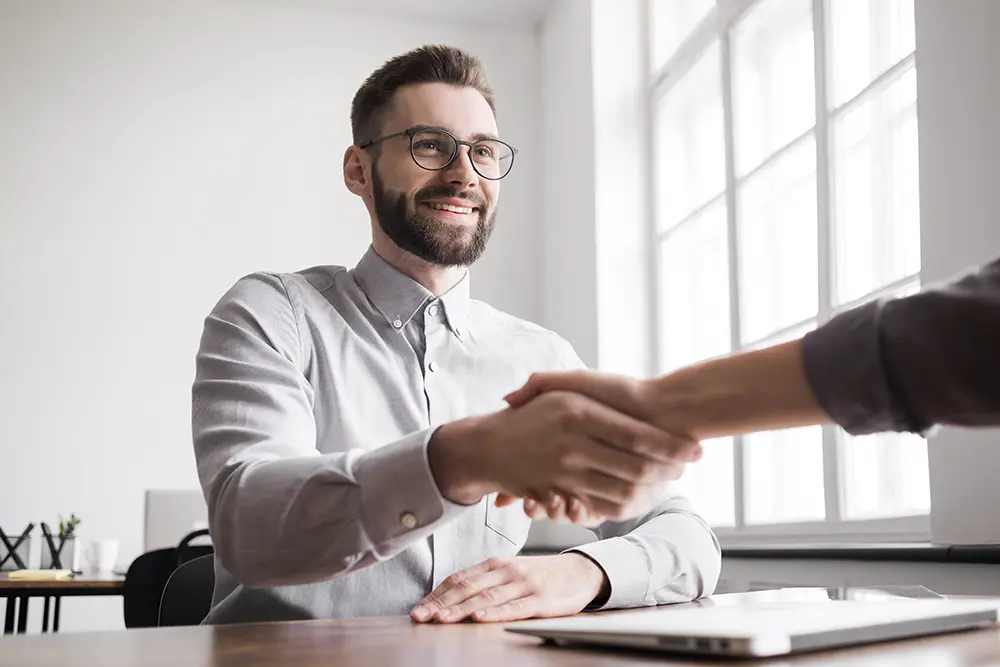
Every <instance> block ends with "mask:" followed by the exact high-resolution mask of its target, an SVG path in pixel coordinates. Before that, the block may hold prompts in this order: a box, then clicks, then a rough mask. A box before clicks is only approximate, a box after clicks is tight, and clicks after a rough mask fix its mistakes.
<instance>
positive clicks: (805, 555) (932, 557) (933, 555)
mask: <svg viewBox="0 0 1000 667" xmlns="http://www.w3.org/2000/svg"><path fill="white" fill-rule="evenodd" d="M722 556H723V557H724V558H760V559H782V560H865V561H897V562H925V563H966V564H969V563H975V564H988V565H1000V544H960V545H955V546H947V545H943V544H931V543H930V542H908V543H902V544H808V545H795V544H784V545H782V544H772V545H760V546H752V545H740V546H729V547H727V546H723V547H722Z"/></svg>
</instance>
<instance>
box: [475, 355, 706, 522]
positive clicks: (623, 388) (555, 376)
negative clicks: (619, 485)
mask: <svg viewBox="0 0 1000 667" xmlns="http://www.w3.org/2000/svg"><path fill="white" fill-rule="evenodd" d="M549 391H569V392H573V393H576V394H580V395H583V396H586V397H588V398H591V399H593V400H595V401H597V402H599V403H602V404H603V405H606V406H608V407H611V408H614V409H615V410H616V411H618V412H621V413H624V414H627V415H630V416H632V417H634V418H636V419H639V420H641V421H644V422H648V423H651V424H656V423H657V422H658V421H662V420H663V413H662V411H660V410H658V409H657V405H656V400H655V399H656V391H655V389H654V388H653V387H652V386H651V383H650V382H649V381H647V380H637V379H634V378H629V377H625V376H620V375H611V374H607V373H598V372H594V371H569V372H553V373H535V374H533V375H532V376H531V377H530V378H528V381H527V382H526V383H525V384H524V386H522V387H521V388H520V389H518V390H516V391H514V392H511V393H510V394H508V395H507V396H506V397H504V399H505V400H506V401H507V403H508V404H510V405H511V406H514V407H516V406H519V405H524V404H525V403H527V402H529V401H532V400H534V399H536V398H538V397H539V396H540V395H542V394H543V393H545V392H549ZM660 426H661V427H663V426H664V425H663V424H660ZM688 443H689V447H690V451H689V453H688V455H687V460H688V461H696V460H698V459H699V458H700V457H701V448H700V446H699V445H698V444H697V443H695V442H693V441H691V440H688ZM517 500H518V499H517V498H516V497H514V496H512V495H507V494H499V495H498V496H497V498H496V501H495V503H496V505H497V506H498V507H504V506H506V505H511V504H513V503H515V502H516V501H517ZM524 512H525V514H527V515H528V516H529V517H531V518H532V519H546V518H547V519H551V520H553V521H559V522H562V521H569V522H572V523H575V524H579V525H584V526H594V525H597V524H599V523H601V521H603V520H604V517H602V516H600V515H599V514H597V513H596V512H595V511H594V510H593V508H591V507H589V506H588V505H587V504H586V503H585V502H583V501H581V499H580V498H577V497H574V496H563V495H561V494H558V493H551V492H550V493H548V494H547V495H546V496H545V497H544V498H537V497H529V498H526V499H525V501H524Z"/></svg>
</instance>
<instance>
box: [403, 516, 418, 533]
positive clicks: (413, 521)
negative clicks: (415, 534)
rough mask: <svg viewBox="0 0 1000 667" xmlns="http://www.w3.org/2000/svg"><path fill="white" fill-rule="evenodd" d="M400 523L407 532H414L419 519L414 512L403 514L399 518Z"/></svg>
mask: <svg viewBox="0 0 1000 667" xmlns="http://www.w3.org/2000/svg"><path fill="white" fill-rule="evenodd" d="M399 522H400V523H401V524H403V528H406V529H407V530H413V529H414V528H416V527H417V517H416V515H415V514H414V513H413V512H403V513H402V514H401V515H400V517H399Z"/></svg>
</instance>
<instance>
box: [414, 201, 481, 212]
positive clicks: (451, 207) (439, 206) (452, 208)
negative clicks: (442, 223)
mask: <svg viewBox="0 0 1000 667" xmlns="http://www.w3.org/2000/svg"><path fill="white" fill-rule="evenodd" d="M424 204H425V205H426V206H429V207H430V208H432V209H434V210H435V211H447V212H449V213H459V214H462V215H469V214H470V213H474V212H475V211H476V210H478V209H477V208H476V207H474V206H454V205H452V204H437V203H432V202H424Z"/></svg>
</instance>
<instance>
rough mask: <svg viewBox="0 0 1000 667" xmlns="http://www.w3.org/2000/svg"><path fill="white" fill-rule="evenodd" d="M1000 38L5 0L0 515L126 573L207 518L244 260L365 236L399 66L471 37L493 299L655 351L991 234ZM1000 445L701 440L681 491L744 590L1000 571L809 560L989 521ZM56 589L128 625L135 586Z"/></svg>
mask: <svg viewBox="0 0 1000 667" xmlns="http://www.w3.org/2000/svg"><path fill="white" fill-rule="evenodd" d="M998 33H1000V2H995V1H994V0H948V1H947V2H945V1H944V0H495V1H493V0H478V1H473V2H469V1H464V2H460V1H458V0H423V1H421V2H419V3H417V2H412V0H171V1H169V2H168V1H166V0H0V349H2V351H3V354H2V355H0V427H2V431H0V433H2V436H0V527H2V528H3V529H4V531H5V532H6V533H7V534H8V535H12V534H14V535H16V534H18V532H19V531H20V530H21V529H22V528H23V527H24V526H25V525H26V524H28V523H29V522H35V523H36V524H37V523H38V522H40V521H47V522H48V523H49V524H50V525H55V524H58V517H59V515H60V514H61V515H63V516H69V514H70V513H71V512H72V513H75V514H76V515H77V516H79V517H80V518H81V523H80V526H79V528H78V533H79V535H80V536H81V538H83V539H85V540H88V541H90V540H101V539H114V540H117V541H118V542H119V544H120V555H119V560H118V562H119V566H120V567H121V568H125V567H127V565H128V563H129V562H131V560H132V559H133V558H134V557H136V556H137V555H139V554H140V553H142V552H143V551H145V550H149V549H151V548H155V547H157V546H161V545H163V544H170V543H175V542H176V540H177V539H180V537H181V536H182V535H183V534H184V532H186V531H187V530H189V529H191V528H195V527H200V526H202V525H203V522H204V516H203V514H204V510H203V508H202V507H201V506H200V503H201V501H200V491H198V481H197V475H196V472H195V467H194V459H193V453H192V450H191V436H190V385H191V381H192V378H193V371H194V364H193V362H194V353H195V350H196V349H197V345H198V339H199V336H200V333H201V327H202V321H203V318H204V317H205V315H206V314H207V313H208V311H209V310H210V308H211V307H212V306H213V304H214V303H215V301H216V300H217V299H218V298H219V297H220V296H221V295H222V294H223V292H224V291H225V290H226V289H227V288H228V287H229V286H230V285H231V284H232V283H233V282H235V281H236V280H237V279H238V278H239V277H240V276H242V275H244V274H246V273H249V272H252V271H256V270H273V271H295V270H298V269H301V268H304V267H307V266H311V265H316V264H341V265H348V266H352V265H353V264H354V263H355V262H356V261H357V259H358V258H359V257H360V256H361V254H362V253H363V252H364V251H365V249H366V247H367V244H368V240H369V233H370V232H369V227H368V220H367V216H366V214H365V210H364V207H363V206H362V204H361V202H360V201H359V200H357V199H356V198H355V197H354V196H353V195H350V194H349V193H348V192H347V190H346V189H345V188H344V186H343V180H342V173H341V162H342V157H343V152H344V149H345V148H346V147H347V146H348V145H349V144H350V141H351V139H350V123H349V105H350V100H351V97H352V96H353V94H354V92H355V91H356V89H357V88H358V86H359V85H360V84H361V82H362V81H363V80H364V78H365V77H366V76H367V75H368V74H369V73H370V72H371V71H372V70H374V69H375V68H376V67H378V66H379V65H381V64H382V63H383V62H384V61H385V60H387V59H389V58H391V57H392V56H394V55H397V54H399V53H402V52H404V51H406V50H409V49H411V48H414V47H417V46H420V45H422V44H426V43H448V44H453V45H456V46H459V47H462V48H465V49H467V50H469V51H471V52H473V53H475V54H476V55H478V56H479V57H480V58H481V59H482V60H483V62H484V64H485V65H486V68H487V70H488V72H489V75H490V77H491V80H492V83H493V86H494V88H495V91H496V95H497V101H498V107H499V110H498V123H499V126H500V132H501V136H503V138H504V139H506V140H507V141H509V142H510V143H511V144H513V145H515V146H517V147H518V149H519V153H518V158H517V163H516V165H515V167H514V170H513V172H512V174H511V176H510V177H508V178H507V179H505V181H504V184H503V196H502V200H501V205H500V214H499V217H498V225H497V231H496V233H495V235H494V237H493V241H492V243H491V246H490V248H489V250H488V252H487V253H486V255H485V256H484V258H483V260H482V261H481V262H480V263H479V264H477V265H476V267H475V269H474V271H473V280H472V291H473V296H475V297H476V298H479V299H482V300H485V301H487V302H489V303H491V304H493V305H494V306H496V307H498V308H500V309H503V310H507V311H509V312H511V313H513V314H515V315H518V316H520V317H524V318H527V319H529V320H533V321H536V322H538V323H540V324H542V325H543V326H546V327H549V328H551V329H554V330H555V331H557V332H558V333H560V334H561V335H562V336H564V337H565V338H567V339H568V340H569V341H570V342H572V343H573V344H574V346H575V347H576V349H577V352H578V353H579V354H580V355H581V357H582V358H583V359H584V361H586V362H587V363H588V364H589V365H591V366H592V367H595V368H600V369H603V370H607V371H613V372H623V373H631V374H634V375H639V376H649V375H652V374H660V373H664V372H667V371H670V370H672V369H675V368H678V367H680V366H683V365H687V364H689V363H692V362H695V361H698V360H701V359H705V358H708V357H712V356H715V355H719V354H724V353H727V352H730V351H736V350H743V349H751V348H754V347H759V346H763V345H768V344H771V343H774V342H778V341H781V340H785V339H788V338H792V337H795V336H798V335H801V334H802V333H804V332H806V331H808V330H809V329H811V328H813V327H815V326H816V325H817V324H819V323H822V322H824V321H826V320H827V319H829V318H830V317H831V316H833V315H835V314H836V313H839V312H841V311H843V310H845V309H848V308H850V307H852V306H854V305H857V304H859V303H862V302H864V301H867V300H869V299H873V298H878V297H883V296H896V295H903V294H909V293H913V292H915V291H917V290H920V289H921V288H922V287H924V286H927V285H932V284H934V283H935V282H938V281H940V280H944V279H946V278H949V277H951V276H953V275H954V274H955V273H956V272H958V271H961V270H963V269H965V268H967V267H970V266H972V265H975V264H977V263H980V262H982V261H985V260H987V259H990V258H991V257H993V256H995V255H998V254H1000V219H998V218H997V214H996V199H995V193H996V192H997V190H998V187H1000V181H998V178H997V166H998V159H1000V129H998V124H997V122H996V109H997V108H1000V77H998V76H997V74H996V72H997V68H998V67H1000V43H997V42H996V41H995V40H994V36H995V35H996V34H998ZM998 469H1000V437H998V436H997V433H996V432H995V431H977V432H974V433H973V432H968V431H962V430H957V429H944V430H941V431H938V432H935V433H934V434H933V435H932V437H931V438H929V439H928V440H926V441H925V440H923V439H921V438H919V437H916V436H873V437H868V438H850V437H847V436H845V435H844V434H843V433H842V432H839V431H838V430H836V429H833V428H819V427H817V428H808V429H798V430H792V431H785V432H776V433H767V434H758V435H753V436H749V437H745V438H735V439H724V440H718V441H712V442H710V443H708V444H707V449H706V457H705V460H704V461H703V462H702V463H700V464H699V465H697V466H695V467H692V468H691V469H690V470H689V472H688V473H687V474H686V475H685V477H684V478H683V479H682V480H681V486H682V487H683V488H684V490H685V491H686V492H688V493H689V494H691V496H692V497H693V498H694V499H695V502H696V504H697V506H698V508H699V509H700V510H701V511H702V512H703V514H704V515H705V516H706V518H707V519H709V521H710V522H711V523H712V525H713V527H715V528H716V530H717V532H718V534H719V536H720V540H721V541H722V543H723V545H724V547H725V548H726V561H725V569H724V577H723V582H722V585H721V586H722V588H723V589H725V590H740V589H743V590H745V589H748V588H752V587H754V586H755V585H757V584H759V583H761V582H765V583H769V584H774V583H779V584H783V583H796V582H800V583H822V584H824V585H825V584H826V583H827V580H835V581H834V582H832V583H831V584H830V585H843V584H846V583H882V584H888V583H912V582H913V581H915V580H918V579H919V580H920V582H921V583H923V582H927V581H929V582H931V583H932V584H934V585H933V586H931V587H932V588H934V587H936V589H937V590H939V591H942V590H944V589H947V590H946V591H945V592H963V591H964V590H965V589H968V588H976V587H978V588H976V590H975V591H971V590H970V591H968V592H987V591H984V590H982V588H981V586H980V585H979V584H974V583H973V582H981V581H983V580H984V579H983V577H984V573H986V574H987V575H988V578H989V579H990V580H993V581H1000V577H997V576H996V574H997V573H998V569H1000V568H998V566H997V565H993V564H991V563H989V562H978V563H977V562H973V563H971V564H970V563H959V564H949V563H946V562H943V561H942V562H941V563H938V564H934V563H930V564H928V563H925V564H923V565H919V566H918V565H915V564H913V563H906V564H904V565H898V564H895V565H893V564H892V563H888V564H886V563H882V564H881V565H884V566H885V568H886V569H884V570H878V567H880V566H881V565H878V566H876V565H872V566H867V565H864V563H860V564H859V561H860V560H861V559H862V557H861V556H857V554H855V558H854V561H853V562H854V564H852V565H850V566H848V565H843V564H839V565H837V566H836V567H834V566H831V565H829V564H827V566H825V569H823V570H822V571H820V570H818V569H817V567H818V566H815V565H813V566H811V565H810V563H813V564H814V563H816V562H819V561H818V560H817V561H810V558H814V559H815V558H827V559H829V558H832V557H834V556H831V553H833V552H831V551H830V549H831V548H839V549H846V548H848V547H850V548H855V547H857V545H869V547H871V548H874V547H876V546H879V545H883V546H884V545H898V544H905V545H907V547H908V548H911V549H916V548H918V547H920V546H921V545H930V544H935V545H939V546H944V547H951V546H952V545H955V546H959V547H961V546H968V545H983V544H992V543H1000V519H998V518H997V516H998V515H997V514H996V512H995V511H994V509H993V508H994V507H995V506H996V504H997V502H998V501H1000V491H997V490H996V488H995V485H994V483H993V480H992V476H991V474H990V471H991V470H994V471H995V470H998ZM587 538H588V533H586V532H585V531H580V530H577V529H571V528H566V527H560V526H552V525H550V524H540V525H538V526H536V528H534V529H533V531H532V535H531V539H530V541H529V546H530V547H531V548H532V549H535V550H545V549H555V548H559V547H562V546H567V545H569V544H572V543H574V542H575V541H578V540H582V539H587ZM791 547H794V549H797V551H795V550H792V551H789V549H790V548H791ZM39 548H40V545H39V544H38V541H37V540H36V541H35V543H34V544H33V545H32V547H31V553H32V556H31V558H32V562H33V564H37V563H38V559H39ZM821 549H827V551H825V552H823V551H821ZM782 550H784V551H782ZM945 551H947V552H948V553H952V554H953V553H958V552H955V551H954V550H953V549H945ZM782 553H784V554H785V555H784V556H781V555H780V554H782ZM824 553H825V554H826V555H825V556H824V555H823V554H824ZM871 553H874V552H871ZM789 554H790V555H789ZM810 554H811V555H810ZM781 558H784V559H786V560H784V561H783V560H780V559H781ZM880 560H882V561H886V560H891V559H887V558H881V559H880ZM995 562H1000V561H995ZM938 565H939V566H940V567H938ZM917 567H919V568H923V569H912V568H917ZM837 568H840V569H837ZM907 568H911V569H907ZM969 568H972V569H969ZM977 568H979V569H977ZM983 568H987V569H983ZM864 572H868V573H869V575H864V574H863V573H864ZM865 576H871V577H875V578H878V581H875V582H872V581H862V580H863V579H864V577H865ZM781 577H784V579H782V578H781ZM796 577H797V579H796ZM893 578H901V579H902V580H901V581H890V579H893ZM793 579H794V580H795V581H792V580H793ZM988 592H993V593H1000V590H998V591H988ZM63 605H64V610H63V624H62V630H63V631H73V630H89V629H102V628H117V627H122V620H121V601H120V600H119V599H99V600H80V599H67V600H65V601H64V603H63ZM34 611H35V612H36V613H38V612H39V611H40V610H38V609H36V610H34ZM32 623H33V624H37V623H36V621H33V622H32Z"/></svg>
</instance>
